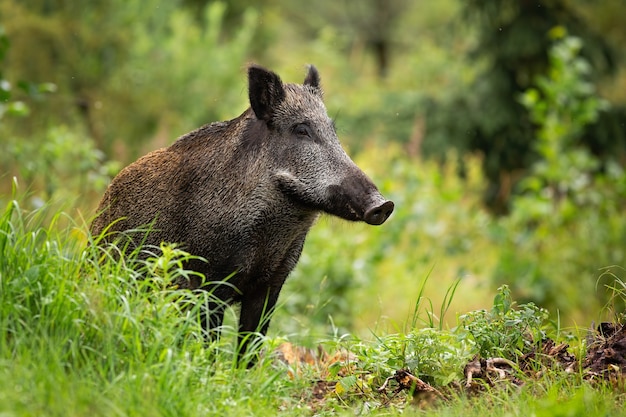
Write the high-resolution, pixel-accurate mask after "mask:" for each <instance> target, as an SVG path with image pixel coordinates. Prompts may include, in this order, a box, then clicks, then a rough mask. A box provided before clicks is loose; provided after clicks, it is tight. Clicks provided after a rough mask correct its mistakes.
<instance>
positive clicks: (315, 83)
mask: <svg viewBox="0 0 626 417" xmlns="http://www.w3.org/2000/svg"><path fill="white" fill-rule="evenodd" d="M304 85H310V86H311V87H313V88H317V89H321V86H320V73H319V72H317V68H315V66H314V65H309V71H308V72H307V74H306V77H305V78H304Z"/></svg>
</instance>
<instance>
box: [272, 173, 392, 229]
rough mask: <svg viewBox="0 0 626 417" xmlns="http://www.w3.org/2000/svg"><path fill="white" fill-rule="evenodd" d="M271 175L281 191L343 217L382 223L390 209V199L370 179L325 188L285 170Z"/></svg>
mask: <svg viewBox="0 0 626 417" xmlns="http://www.w3.org/2000/svg"><path fill="white" fill-rule="evenodd" d="M275 179H276V181H277V183H278V186H279V188H280V189H281V190H282V192H283V193H285V194H286V195H288V196H290V197H291V198H293V199H295V200H296V201H298V202H299V203H300V204H302V205H304V206H305V207H308V208H309V209H312V210H319V211H323V212H326V213H328V214H332V215H334V216H337V217H341V218H342V219H345V220H351V221H363V222H365V223H368V224H371V225H375V226H378V225H381V224H383V223H384V222H385V221H386V220H387V219H388V218H389V216H390V215H391V213H392V212H393V209H394V203H393V201H390V200H386V199H385V198H384V197H383V196H382V195H381V194H380V192H379V191H378V190H377V189H376V187H375V186H374V185H373V184H371V183H366V184H360V186H354V185H355V184H354V183H352V184H351V186H348V184H346V183H345V182H344V183H343V184H342V185H330V186H327V187H326V189H325V191H324V192H322V193H320V192H319V190H318V191H317V192H316V191H315V188H314V187H313V188H311V187H309V186H308V185H307V184H305V183H304V182H302V181H301V180H299V179H298V178H296V177H294V176H293V175H291V174H290V173H288V172H280V173H277V174H276V176H275Z"/></svg>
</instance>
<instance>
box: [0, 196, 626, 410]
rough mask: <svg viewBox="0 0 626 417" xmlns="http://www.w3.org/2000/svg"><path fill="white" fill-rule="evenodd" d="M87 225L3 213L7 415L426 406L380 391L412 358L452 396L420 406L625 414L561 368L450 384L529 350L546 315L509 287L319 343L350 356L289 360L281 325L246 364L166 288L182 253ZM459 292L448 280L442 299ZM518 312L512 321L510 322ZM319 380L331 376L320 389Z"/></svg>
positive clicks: (606, 391)
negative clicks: (465, 386) (475, 359)
mask: <svg viewBox="0 0 626 417" xmlns="http://www.w3.org/2000/svg"><path fill="white" fill-rule="evenodd" d="M62 224H68V226H62ZM84 230H85V226H84V225H80V224H79V225H76V224H72V221H71V220H70V219H68V218H67V217H66V216H64V215H62V214H58V213H49V212H47V211H46V210H45V208H44V209H40V210H36V211H33V212H26V211H25V210H23V209H21V207H20V206H19V203H18V201H15V200H11V201H10V202H8V203H7V205H6V207H5V209H4V212H3V213H2V215H1V216H0V256H1V259H2V261H1V263H0V415H2V416H31V415H32V416H34V415H38V416H39V415H47V416H55V415H58V416H90V417H94V416H107V417H108V416H128V415H141V416H197V415H216V416H223V415H238V416H240V415H241V416H245V415H250V416H264V415H268V416H275V415H281V416H301V415H320V416H323V415H337V414H338V415H354V414H355V413H356V414H371V415H400V414H402V415H423V414H424V413H426V411H424V410H423V409H422V408H420V404H421V403H420V401H419V400H418V399H413V397H412V396H411V395H410V394H409V393H408V392H406V391H402V392H398V393H397V394H393V393H392V388H394V387H395V386H394V385H393V382H392V383H391V384H390V388H389V389H388V390H387V391H386V393H384V394H383V393H380V392H379V391H378V389H379V388H380V387H381V386H382V385H383V383H384V381H385V379H387V378H388V377H390V376H392V375H393V372H395V371H396V370H399V369H402V368H407V367H408V368H410V369H411V370H412V372H414V373H415V374H416V375H419V377H420V378H422V379H424V380H425V381H427V382H430V383H432V384H433V385H434V386H435V387H438V389H440V390H442V392H446V400H445V401H441V402H439V403H437V404H431V403H429V402H427V403H426V407H427V410H428V413H429V414H433V415H441V416H457V415H458V416H473V415H476V416H479V415H480V416H484V415H493V416H517V415H520V416H521V415H524V416H526V415H535V416H553V415H563V416H569V415H581V414H583V413H591V414H592V415H600V416H602V415H606V416H608V415H620V414H621V412H622V407H623V405H624V404H623V394H622V392H623V391H621V390H620V389H617V388H616V387H613V386H611V385H609V384H606V385H604V384H599V385H591V384H590V383H588V382H586V381H584V380H583V379H582V377H581V374H574V375H570V374H564V373H562V372H559V371H557V370H548V371H547V372H546V373H545V375H544V376H542V377H541V378H538V379H535V378H528V377H526V379H525V380H524V382H525V383H524V385H523V386H522V387H520V388H517V387H515V386H512V385H511V384H508V383H502V384H500V385H495V386H493V387H488V388H486V389H485V391H483V392H481V393H480V394H477V395H466V394H464V391H463V390H459V389H450V390H448V391H444V390H445V389H446V388H445V387H446V386H455V384H456V386H458V385H459V384H462V383H463V374H462V366H463V365H464V363H466V362H467V360H469V359H470V358H471V357H472V355H474V354H475V353H478V352H479V351H481V349H483V350H484V352H487V354H489V353H493V352H497V353H502V352H504V350H498V346H493V345H496V344H497V343H498V342H497V340H502V339H503V338H506V337H508V338H509V339H506V340H509V341H510V343H509V344H504V345H503V346H509V348H510V350H509V351H507V352H514V351H515V349H518V350H522V349H524V346H525V341H527V339H524V338H525V337H527V335H528V334H533V333H536V332H537V331H540V330H541V329H544V328H545V327H546V325H547V324H548V323H547V322H546V320H545V319H546V317H545V315H544V313H543V312H541V310H539V309H533V308H532V307H528V306H527V305H520V306H518V308H514V303H513V301H512V300H511V299H510V296H509V294H508V293H507V292H506V291H504V290H501V291H500V292H499V293H498V296H497V297H496V299H495V301H494V303H493V308H492V310H491V312H490V313H489V314H487V313H485V312H474V313H473V315H472V314H470V313H468V315H466V317H464V318H460V319H459V321H458V323H459V326H457V327H454V328H447V327H445V326H443V325H440V324H439V323H438V322H431V323H430V324H431V325H435V327H428V326H426V327H424V324H428V322H429V319H428V317H433V316H435V315H436V314H435V313H434V312H433V311H430V315H425V316H422V314H423V311H424V309H426V310H430V307H429V306H428V305H427V306H426V307H424V306H420V305H416V306H415V309H414V310H415V311H414V313H413V317H411V321H410V323H412V324H418V325H417V326H414V325H408V326H407V327H406V328H405V329H403V331H401V332H397V333H378V334H376V335H375V336H372V337H370V338H369V339H358V338H356V337H337V338H334V339H333V338H332V337H329V336H326V337H325V338H319V339H318V340H317V341H316V342H317V343H323V345H324V347H325V349H326V351H327V352H329V354H331V355H332V354H334V352H342V351H343V352H345V351H346V350H347V351H349V352H350V355H351V356H350V358H351V359H350V361H351V363H350V364H349V365H347V366H346V364H345V363H341V361H331V360H328V359H322V358H320V357H318V358H317V360H316V361H313V362H311V363H309V364H301V365H300V366H298V367H296V366H295V365H294V364H293V363H292V364H290V365H286V364H284V363H282V362H280V361H278V360H277V359H276V358H275V355H274V354H273V353H272V352H275V350H276V348H277V346H278V345H279V344H280V343H281V342H283V341H284V340H286V339H285V336H280V335H275V336H273V337H271V338H267V339H266V340H265V341H264V345H263V349H264V351H265V352H266V354H265V355H264V356H263V357H262V358H261V360H260V361H259V363H258V364H257V365H256V366H255V367H253V368H252V369H249V370H248V369H242V368H239V367H238V366H237V365H236V361H235V357H236V351H237V349H236V346H235V341H236V337H235V331H234V327H233V326H231V325H227V326H225V328H224V329H223V332H222V333H223V337H222V338H221V339H220V341H215V342H210V343H209V342H206V341H205V339H204V338H203V335H202V330H201V328H200V326H199V320H198V311H197V308H195V307H193V303H195V302H201V301H202V297H206V296H207V295H206V294H195V293H191V292H187V291H183V290H177V289H175V288H172V287H171V285H170V283H171V282H172V281H173V280H174V279H175V278H176V277H177V276H178V275H179V274H185V273H189V272H188V271H184V270H181V269H180V261H181V260H182V259H184V257H185V256H188V255H186V254H185V253H184V252H181V251H178V250H176V249H175V248H171V247H164V255H163V256H161V257H159V258H155V259H152V260H149V261H148V262H146V263H145V264H142V265H139V267H137V265H134V268H132V267H131V266H133V265H131V263H130V261H128V260H118V257H116V256H115V252H116V250H117V248H115V247H109V248H106V249H94V248H93V247H92V246H87V245H86V242H87V241H88V238H87V236H86V235H85V233H84ZM131 258H132V256H131ZM139 274H141V275H142V276H143V277H144V278H143V279H137V278H138V277H139ZM455 290H457V288H456V287H450V288H448V297H450V298H451V297H453V296H455ZM422 291H424V288H422ZM456 296H458V294H457V295H456ZM422 301H424V298H420V299H419V300H418V304H419V303H420V302H422ZM447 307H449V305H448V304H443V307H441V309H437V314H440V315H443V314H444V313H445V309H446V308H447ZM278 314H281V313H280V310H279V313H278ZM464 320H465V321H464ZM510 322H514V323H515V326H513V327H511V326H509V327H506V326H504V324H505V323H510ZM420 323H421V325H420ZM467 323H471V325H469V324H467ZM547 327H549V325H548V326H547ZM530 328H532V331H531V332H525V331H524V332H522V331H520V330H519V329H530ZM480 329H482V330H483V331H482V333H481V332H479V331H478V330H480ZM277 332H279V331H278V330H275V331H274V333H277ZM490 348H491V349H492V350H488V349H490ZM296 368H297V369H296ZM320 380H321V381H330V382H332V383H333V384H334V383H336V384H337V385H335V386H334V388H332V386H331V388H329V389H327V390H326V391H325V392H324V393H323V394H324V395H322V396H320V398H316V396H315V391H314V385H315V383H316V381H320ZM448 384H452V385H448ZM337 387H340V388H337Z"/></svg>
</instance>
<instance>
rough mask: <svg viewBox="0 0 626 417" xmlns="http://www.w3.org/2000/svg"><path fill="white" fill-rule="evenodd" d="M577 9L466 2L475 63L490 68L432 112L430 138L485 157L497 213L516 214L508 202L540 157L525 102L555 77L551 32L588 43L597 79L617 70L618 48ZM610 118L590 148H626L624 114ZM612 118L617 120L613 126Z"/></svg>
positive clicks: (498, 0) (524, 2) (561, 0)
mask: <svg viewBox="0 0 626 417" xmlns="http://www.w3.org/2000/svg"><path fill="white" fill-rule="evenodd" d="M570 3H571V2H568V1H566V0H547V1H543V2H540V3H538V2H535V1H530V0H467V1H465V2H464V3H463V4H464V7H463V15H464V16H465V17H466V19H467V21H468V22H470V23H472V24H473V27H475V28H476V30H477V43H476V47H475V48H474V49H473V50H472V51H471V53H470V57H471V58H472V59H474V60H476V61H477V62H480V63H481V65H484V69H483V70H482V73H481V74H480V75H479V76H478V77H477V78H476V80H475V81H474V83H473V84H472V85H471V86H470V89H469V91H464V92H462V94H463V95H462V96H457V97H456V98H453V99H451V100H450V101H449V102H447V103H439V104H440V105H437V104H435V105H434V106H431V108H430V110H429V112H430V113H431V114H432V113H438V115H436V116H434V117H433V119H432V121H431V123H430V125H429V126H428V128H429V130H430V133H433V134H432V135H428V134H427V139H428V140H431V141H432V140H434V141H437V142H439V143H440V144H446V143H447V144H452V145H454V146H457V147H459V148H461V149H464V150H470V151H479V152H481V153H482V154H483V155H484V162H483V169H484V172H485V175H486V176H487V178H488V180H489V183H490V184H489V188H488V190H487V193H486V196H485V200H486V202H487V204H488V205H489V207H490V208H491V209H492V210H493V211H494V212H495V213H498V214H504V213H506V212H507V211H508V199H509V196H510V194H511V192H512V190H513V188H514V186H515V184H516V183H517V181H518V180H519V179H520V178H521V177H522V176H523V175H524V173H525V171H526V170H527V168H528V167H529V166H530V165H531V164H532V163H533V161H535V160H536V159H537V155H536V153H535V152H534V148H533V139H534V138H535V137H536V126H534V124H533V122H532V121H531V120H530V118H529V115H528V111H527V109H525V108H524V106H523V105H522V104H521V103H520V101H519V97H520V94H521V93H522V92H523V91H525V90H526V89H528V88H530V87H531V86H532V84H533V82H534V80H535V79H536V78H537V76H539V75H542V74H546V72H547V71H548V54H547V51H548V50H549V47H550V44H551V41H550V39H549V37H548V32H549V31H550V30H551V29H552V28H554V27H556V26H562V27H564V28H565V29H566V30H567V31H568V33H570V34H572V35H574V36H577V37H579V38H581V39H582V40H583V43H584V45H585V47H584V49H583V51H582V54H583V56H585V57H586V58H587V60H588V61H589V62H590V63H591V65H592V66H593V67H594V71H593V73H594V74H598V75H599V76H606V75H608V74H611V73H612V72H613V71H614V70H615V67H616V54H617V52H616V50H614V49H613V48H611V46H610V45H609V44H608V42H607V40H606V39H605V38H603V37H601V36H600V35H599V34H598V33H596V32H595V31H593V30H592V29H591V28H590V27H589V26H588V25H587V24H586V22H585V21H583V20H582V19H581V18H580V17H579V15H578V14H577V13H576V11H575V10H574V8H573V7H572V5H571V4H570ZM610 112H612V113H607V112H603V113H602V114H600V116H599V122H598V123H596V124H594V125H592V126H590V127H589V128H588V133H587V134H586V135H584V136H583V141H584V142H585V143H586V144H587V146H589V147H591V148H594V147H595V150H596V151H597V153H601V152H605V153H606V152H612V151H613V149H609V148H607V147H608V146H611V145H612V144H615V143H616V142H619V143H622V144H623V143H626V128H624V127H623V125H622V128H621V129H619V128H618V127H619V126H620V122H619V119H620V118H621V117H623V116H624V114H623V112H621V113H620V109H619V108H617V110H615V109H614V110H610ZM606 119H611V120H613V122H610V123H606ZM616 120H617V121H616ZM622 120H623V119H622ZM603 121H604V123H603ZM622 123H623V122H622ZM609 126H610V127H609ZM442 132H444V133H443V134H442ZM609 136H610V138H611V139H608V137H609ZM430 146H431V148H440V149H441V148H443V146H441V145H439V146H436V145H430Z"/></svg>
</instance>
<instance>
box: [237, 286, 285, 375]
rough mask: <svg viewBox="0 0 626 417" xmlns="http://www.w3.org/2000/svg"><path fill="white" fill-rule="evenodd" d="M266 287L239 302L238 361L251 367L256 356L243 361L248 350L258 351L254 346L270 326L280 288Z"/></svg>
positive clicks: (247, 295)
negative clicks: (244, 362)
mask: <svg viewBox="0 0 626 417" xmlns="http://www.w3.org/2000/svg"><path fill="white" fill-rule="evenodd" d="M281 287H282V285H281V286H278V287H272V286H270V287H267V288H265V289H262V288H258V290H257V291H253V292H252V293H251V294H246V295H245V296H244V297H243V299H242V300H241V312H240V314H239V355H238V361H239V363H240V364H241V363H242V361H244V360H245V361H247V363H246V365H247V366H248V368H249V367H251V366H252V365H254V363H255V362H256V359H257V356H256V354H255V356H253V357H250V358H247V359H244V358H245V357H246V353H247V351H248V348H249V347H250V348H251V349H252V350H258V346H256V345H257V344H258V343H259V342H260V340H259V339H260V337H259V334H261V335H265V334H266V333H267V328H268V327H269V324H270V318H271V315H272V313H273V312H274V307H275V306H276V301H277V300H278V294H279V293H280V288H281Z"/></svg>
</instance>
